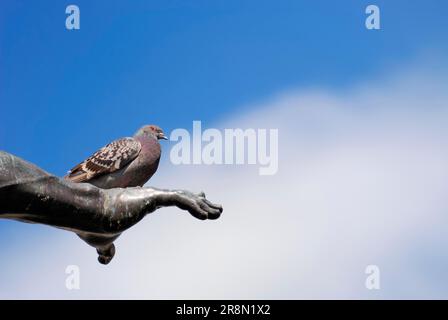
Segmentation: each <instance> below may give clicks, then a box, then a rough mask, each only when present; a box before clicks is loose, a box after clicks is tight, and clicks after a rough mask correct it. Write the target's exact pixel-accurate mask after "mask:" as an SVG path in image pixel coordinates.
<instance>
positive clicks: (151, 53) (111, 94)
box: [0, 1, 448, 175]
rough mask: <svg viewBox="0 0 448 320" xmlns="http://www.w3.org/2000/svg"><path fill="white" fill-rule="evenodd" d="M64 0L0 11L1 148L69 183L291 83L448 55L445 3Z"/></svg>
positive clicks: (350, 78)
mask: <svg viewBox="0 0 448 320" xmlns="http://www.w3.org/2000/svg"><path fill="white" fill-rule="evenodd" d="M369 3H370V2H368V1H306V2H305V1H130V2H129V1H77V2H76V4H77V5H78V6H79V8H80V10H81V29H80V30H79V31H68V30H66V29H65V16H66V15H65V7H66V6H67V5H68V4H69V2H64V1H59V2H55V1H39V2H31V1H2V2H1V4H0V23H1V30H0V41H1V42H0V54H1V56H0V83H1V87H0V106H1V108H2V126H1V128H0V130H1V131H0V148H2V149H4V150H7V151H9V152H12V153H14V154H17V155H19V156H22V157H24V158H26V159H29V160H31V161H33V162H35V163H37V164H39V165H40V166H42V167H43V168H45V169H46V170H48V171H50V172H53V173H55V174H58V175H62V174H63V173H64V172H66V171H67V170H68V169H69V168H70V166H72V165H73V164H74V163H75V162H77V161H79V160H81V159H82V158H83V157H85V156H86V155H88V154H89V153H91V152H92V151H94V150H96V148H98V147H99V146H102V145H104V144H105V143H107V142H109V141H110V140H111V139H113V138H117V137H121V136H127V135H131V134H132V133H133V132H134V131H135V130H136V128H137V127H139V126H140V125H142V124H145V123H156V124H159V125H160V126H161V127H162V128H164V129H165V130H166V131H168V132H169V131H170V130H172V129H174V128H177V127H190V126H191V121H192V120H194V119H200V120H202V121H203V122H204V125H207V123H208V122H209V121H213V120H216V119H220V118H222V117H223V116H225V115H226V114H228V113H231V112H238V110H235V108H236V107H237V106H240V105H244V104H245V103H251V102H253V101H258V100H259V99H263V98H264V97H266V96H269V95H270V94H272V93H273V92H276V91H278V90H283V89H285V88H289V87H298V86H299V87H309V86H330V87H341V86H347V85H350V84H352V83H354V82H356V81H358V80H359V79H363V78H365V77H368V76H370V75H372V74H376V73H378V72H379V71H381V70H382V69H385V68H389V67H391V66H394V65H395V64H397V63H400V62H404V61H407V60H408V59H411V58H412V57H413V56H414V55H415V54H418V53H419V52H420V51H421V50H423V49H424V50H427V49H431V48H433V47H434V48H438V49H440V48H443V49H446V46H447V44H446V41H444V39H446V30H447V24H448V22H447V19H446V10H448V5H447V4H446V2H445V1H413V2H412V3H409V1H376V2H375V3H376V4H377V5H378V6H379V7H380V9H381V13H382V16H381V18H382V20H381V22H382V30H380V31H368V30H366V29H365V28H364V20H365V17H366V15H365V14H364V10H365V7H366V5H367V4H369Z"/></svg>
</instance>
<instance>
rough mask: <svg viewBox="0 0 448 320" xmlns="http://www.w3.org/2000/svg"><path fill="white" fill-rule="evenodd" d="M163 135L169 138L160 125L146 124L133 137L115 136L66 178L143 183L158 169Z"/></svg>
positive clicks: (109, 184)
mask: <svg viewBox="0 0 448 320" xmlns="http://www.w3.org/2000/svg"><path fill="white" fill-rule="evenodd" d="M159 139H164V140H168V138H167V137H166V136H165V134H164V133H163V131H162V129H160V128H159V127H158V126H156V125H145V126H143V127H142V128H140V129H139V130H138V131H137V132H136V134H135V135H134V136H133V137H132V138H131V137H126V138H121V139H118V140H115V141H113V142H111V143H109V144H108V145H106V146H104V147H103V148H101V149H100V150H98V151H97V152H95V153H94V154H93V155H91V156H90V157H89V158H87V159H86V160H84V161H83V162H81V163H80V164H78V165H76V166H75V167H73V169H71V170H70V171H69V172H68V174H67V175H66V176H65V177H64V179H66V180H69V181H72V182H87V183H90V184H93V185H94V186H97V187H98V188H102V189H111V188H127V187H142V186H143V185H144V184H145V183H146V182H147V181H148V180H149V179H150V178H151V177H152V176H153V174H154V173H155V172H156V171H157V167H158V166H159V160H160V155H161V148H160V143H159V141H158V140H159Z"/></svg>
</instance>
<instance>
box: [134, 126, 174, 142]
mask: <svg viewBox="0 0 448 320" xmlns="http://www.w3.org/2000/svg"><path fill="white" fill-rule="evenodd" d="M135 136H136V137H138V136H152V137H155V138H157V139H163V140H168V137H167V136H165V134H164V133H163V130H162V129H160V127H158V126H156V125H153V124H151V125H146V126H143V127H141V128H140V129H139V130H138V131H137V133H136V134H135Z"/></svg>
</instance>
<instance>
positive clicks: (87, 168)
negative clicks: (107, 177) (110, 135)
mask: <svg viewBox="0 0 448 320" xmlns="http://www.w3.org/2000/svg"><path fill="white" fill-rule="evenodd" d="M141 149H142V146H141V144H140V142H138V141H137V140H135V139H133V138H122V139H118V140H115V141H113V142H111V143H109V144H108V145H106V146H105V147H103V148H101V149H100V150H98V151H97V152H95V153H94V154H93V155H91V156H90V157H89V158H87V159H86V160H84V161H83V162H81V163H80V164H78V165H77V166H75V167H73V169H71V170H70V171H69V172H68V174H67V175H66V176H65V177H64V178H65V179H67V180H70V181H73V182H84V181H88V180H90V179H92V178H94V177H97V176H99V175H102V174H107V173H111V172H114V171H116V170H119V169H121V168H123V167H124V166H125V165H127V164H128V163H129V162H131V161H132V160H134V159H135V158H136V157H137V156H138V154H139V153H140V150H141Z"/></svg>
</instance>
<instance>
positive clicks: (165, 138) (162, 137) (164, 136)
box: [160, 133, 168, 140]
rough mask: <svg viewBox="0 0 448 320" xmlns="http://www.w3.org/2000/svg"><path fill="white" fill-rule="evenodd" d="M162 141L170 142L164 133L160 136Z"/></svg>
mask: <svg viewBox="0 0 448 320" xmlns="http://www.w3.org/2000/svg"><path fill="white" fill-rule="evenodd" d="M160 139H163V140H168V137H167V136H166V135H165V134H164V133H162V134H161V135H160Z"/></svg>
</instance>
